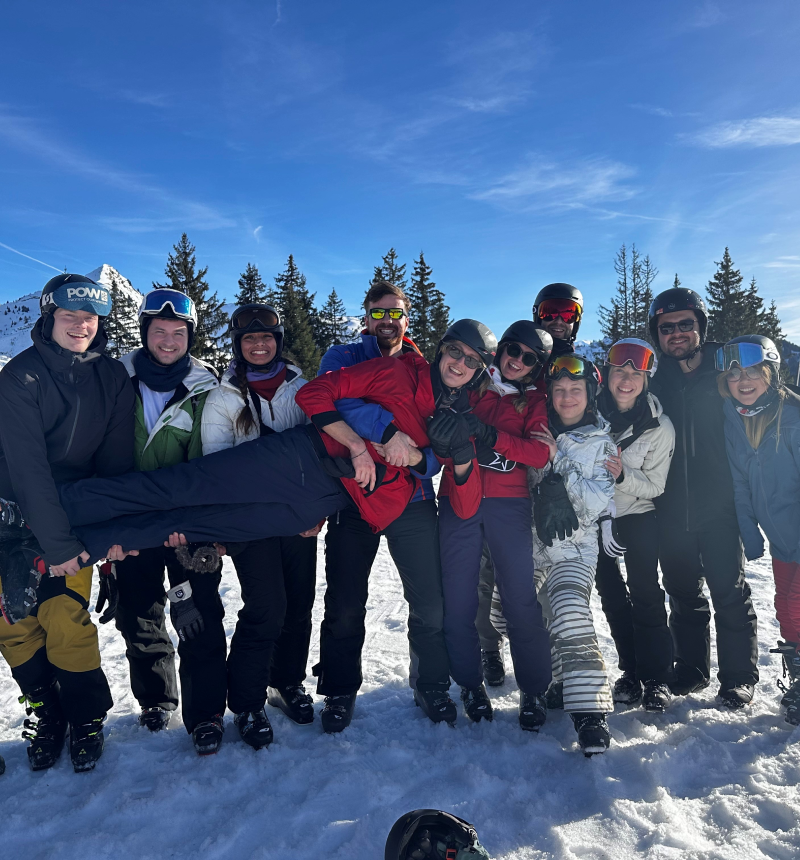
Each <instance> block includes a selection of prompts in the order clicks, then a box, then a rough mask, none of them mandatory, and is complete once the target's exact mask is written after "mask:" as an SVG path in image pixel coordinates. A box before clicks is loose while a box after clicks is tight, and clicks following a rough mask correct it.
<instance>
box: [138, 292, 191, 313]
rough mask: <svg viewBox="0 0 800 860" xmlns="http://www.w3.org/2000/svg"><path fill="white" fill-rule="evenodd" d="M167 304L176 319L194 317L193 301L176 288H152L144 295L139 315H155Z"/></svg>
mask: <svg viewBox="0 0 800 860" xmlns="http://www.w3.org/2000/svg"><path fill="white" fill-rule="evenodd" d="M167 305H169V306H170V307H171V308H172V312H173V313H174V314H175V316H176V317H177V318H178V319H182V320H192V319H194V302H193V301H192V300H191V299H190V298H189V296H187V295H184V294H183V293H181V292H178V290H153V291H152V292H150V293H148V294H147V295H146V296H145V297H144V302H143V303H142V306H141V308H140V309H139V316H157V315H158V314H160V313H161V312H162V311H163V310H164V308H165V307H166V306H167Z"/></svg>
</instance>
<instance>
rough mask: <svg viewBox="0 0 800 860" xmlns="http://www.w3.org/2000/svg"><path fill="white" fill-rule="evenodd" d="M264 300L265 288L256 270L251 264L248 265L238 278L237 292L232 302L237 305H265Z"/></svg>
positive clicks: (265, 298)
mask: <svg viewBox="0 0 800 860" xmlns="http://www.w3.org/2000/svg"><path fill="white" fill-rule="evenodd" d="M266 300H267V288H266V285H265V284H264V282H263V281H262V280H261V275H260V274H259V272H258V268H257V267H256V266H254V265H253V264H252V263H248V264H247V268H246V269H245V270H244V272H242V276H241V277H240V278H239V292H238V293H237V294H236V297H235V298H234V302H236V304H237V305H256V304H265V303H266Z"/></svg>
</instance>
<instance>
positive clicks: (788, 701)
mask: <svg viewBox="0 0 800 860" xmlns="http://www.w3.org/2000/svg"><path fill="white" fill-rule="evenodd" d="M797 648H798V645H797V643H796V642H781V641H779V642H778V647H777V648H770V649H769V653H770V654H780V655H781V663H782V664H783V677H784V678H788V679H789V686H788V687H787V686H786V684H784V682H783V681H782V680H781V679H780V678H778V681H777V684H778V688H779V689H780V691H781V692H782V693H783V697H782V698H781V707H782V708H788V707H789V706H790V705H792V704H794V702H795V701H800V653H798V651H797Z"/></svg>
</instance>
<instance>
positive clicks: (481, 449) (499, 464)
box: [475, 445, 517, 472]
mask: <svg viewBox="0 0 800 860" xmlns="http://www.w3.org/2000/svg"><path fill="white" fill-rule="evenodd" d="M475 450H476V451H477V452H478V465H480V466H483V468H484V469H491V470H492V471H494V472H513V471H514V469H515V468H516V467H517V461H516V460H509V459H508V458H507V457H504V456H503V455H502V454H498V453H497V451H495V450H494V449H493V448H487V447H485V446H483V445H476V446H475Z"/></svg>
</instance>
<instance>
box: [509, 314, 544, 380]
mask: <svg viewBox="0 0 800 860" xmlns="http://www.w3.org/2000/svg"><path fill="white" fill-rule="evenodd" d="M510 343H521V344H523V345H524V346H527V347H528V349H531V350H533V352H534V353H535V355H536V357H537V358H538V359H539V364H538V367H541V366H543V365H546V364H547V362H548V361H549V359H550V353H551V352H552V351H553V338H552V337H551V335H550V334H549V332H547V331H545V330H544V329H543V328H541V327H540V326H538V325H536V323H534V322H531V321H530V320H517V321H516V322H515V323H511V325H510V326H509V327H508V328H507V329H506V330H505V331H504V332H503V336H502V337H501V338H500V343H499V344H497V355H496V356H495V358H494V363H495V364H496V365H497V366H498V367H499V366H500V365H499V361H500V356H501V354H502V352H503V350H504V349H505V347H506V346H508V344H510ZM538 367H537V366H536V365H534V366H533V367H532V368H531V369H530V371H529V373H536V372H537V370H538Z"/></svg>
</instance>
